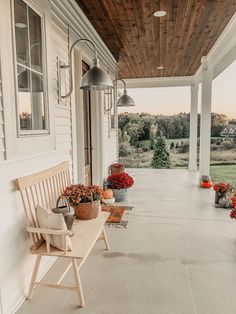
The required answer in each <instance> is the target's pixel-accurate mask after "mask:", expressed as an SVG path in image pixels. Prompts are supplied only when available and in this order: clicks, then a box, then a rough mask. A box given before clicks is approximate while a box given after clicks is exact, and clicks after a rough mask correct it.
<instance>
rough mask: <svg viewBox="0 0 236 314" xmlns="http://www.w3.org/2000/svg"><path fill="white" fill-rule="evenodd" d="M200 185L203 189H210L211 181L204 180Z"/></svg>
mask: <svg viewBox="0 0 236 314" xmlns="http://www.w3.org/2000/svg"><path fill="white" fill-rule="evenodd" d="M201 187H202V188H205V189H210V188H211V187H212V183H211V181H204V182H202V183H201Z"/></svg>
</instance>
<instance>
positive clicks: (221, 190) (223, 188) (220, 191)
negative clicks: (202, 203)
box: [213, 182, 230, 204]
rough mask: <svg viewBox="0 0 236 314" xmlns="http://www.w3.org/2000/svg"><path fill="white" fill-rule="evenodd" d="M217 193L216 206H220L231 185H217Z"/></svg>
mask: <svg viewBox="0 0 236 314" xmlns="http://www.w3.org/2000/svg"><path fill="white" fill-rule="evenodd" d="M213 189H214V191H215V204H219V199H220V198H222V197H224V196H225V195H226V192H228V191H229V190H230V185H229V184H228V183H224V182H221V183H217V184H215V185H214V186H213Z"/></svg>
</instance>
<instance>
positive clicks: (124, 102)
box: [113, 79, 135, 107]
mask: <svg viewBox="0 0 236 314" xmlns="http://www.w3.org/2000/svg"><path fill="white" fill-rule="evenodd" d="M115 81H121V82H123V84H124V92H123V95H122V96H121V97H120V98H119V99H118V101H117V107H132V106H135V103H134V100H133V99H132V98H131V97H130V96H129V95H128V94H127V89H126V83H125V81H124V80H122V79H116V80H114V81H113V82H115Z"/></svg>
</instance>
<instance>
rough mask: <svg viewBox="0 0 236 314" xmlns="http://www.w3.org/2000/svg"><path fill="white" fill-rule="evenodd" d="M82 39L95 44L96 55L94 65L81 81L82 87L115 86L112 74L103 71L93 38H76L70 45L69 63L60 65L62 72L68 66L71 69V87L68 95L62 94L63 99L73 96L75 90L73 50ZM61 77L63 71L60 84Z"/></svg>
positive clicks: (105, 87)
mask: <svg viewBox="0 0 236 314" xmlns="http://www.w3.org/2000/svg"><path fill="white" fill-rule="evenodd" d="M80 41H87V42H89V43H90V44H91V45H92V46H93V49H94V55H95V58H94V60H93V66H92V67H91V69H89V70H88V71H87V72H86V73H85V74H84V76H83V77H82V82H81V86H80V88H81V89H83V90H106V89H111V88H113V82H112V79H111V78H110V76H109V75H108V74H107V73H106V72H105V71H103V70H102V69H101V68H100V65H99V59H98V56H97V49H96V46H95V45H94V43H93V42H92V41H91V40H89V39H86V38H80V39H78V40H76V41H75V42H74V43H73V44H72V45H71V47H70V50H69V64H65V65H62V64H60V66H59V71H60V72H61V69H67V68H68V69H69V75H70V89H69V92H68V93H67V94H66V95H61V96H60V97H61V99H66V98H68V97H69V96H71V94H72V92H73V77H72V51H73V49H74V47H75V46H76V45H77V44H78V43H79V42H80ZM60 78H61V73H59V84H61V82H60Z"/></svg>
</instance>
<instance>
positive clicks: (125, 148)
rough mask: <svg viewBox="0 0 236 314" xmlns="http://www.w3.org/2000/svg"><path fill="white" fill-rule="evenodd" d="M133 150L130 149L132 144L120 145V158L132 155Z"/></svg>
mask: <svg viewBox="0 0 236 314" xmlns="http://www.w3.org/2000/svg"><path fill="white" fill-rule="evenodd" d="M130 152H131V149H130V144H129V143H126V142H125V143H120V146H119V156H120V157H126V156H128V155H129V154H130Z"/></svg>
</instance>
